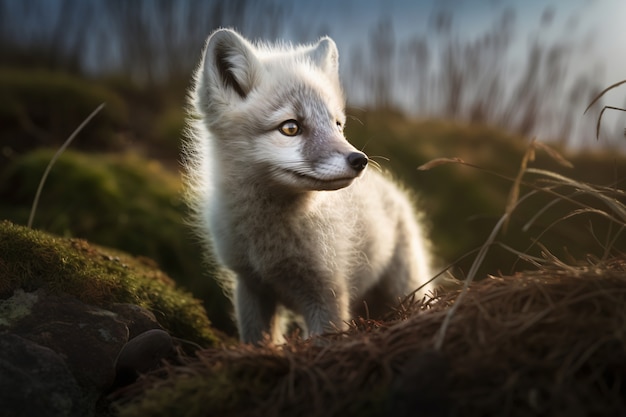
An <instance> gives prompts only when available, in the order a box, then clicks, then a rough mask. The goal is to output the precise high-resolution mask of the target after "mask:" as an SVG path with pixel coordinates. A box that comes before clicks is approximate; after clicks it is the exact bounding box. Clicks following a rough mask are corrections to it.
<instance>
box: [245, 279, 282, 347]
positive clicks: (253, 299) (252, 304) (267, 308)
mask: <svg viewBox="0 0 626 417" xmlns="http://www.w3.org/2000/svg"><path fill="white" fill-rule="evenodd" d="M276 305H277V304H276V300H275V298H274V297H273V296H272V294H271V293H270V292H269V291H259V289H258V288H251V286H250V285H249V284H247V283H246V282H245V280H242V279H238V280H237V285H236V287H235V315H236V318H237V327H238V329H239V337H240V339H241V341H243V342H244V343H259V342H261V341H262V340H263V337H264V333H267V334H269V335H270V336H273V330H274V329H273V327H274V322H275V320H276V318H275V315H276Z"/></svg>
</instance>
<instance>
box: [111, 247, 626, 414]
mask: <svg viewBox="0 0 626 417" xmlns="http://www.w3.org/2000/svg"><path fill="white" fill-rule="evenodd" d="M459 294H461V291H460V290H458V291H450V292H447V293H445V294H440V295H438V296H437V297H436V298H435V300H428V301H423V300H422V301H408V302H406V303H404V304H403V305H402V306H401V307H400V308H398V309H397V311H396V312H395V313H394V316H393V317H390V318H389V320H386V321H384V322H374V321H367V320H360V321H355V322H354V323H353V326H352V329H351V330H350V331H348V332H347V333H345V334H341V335H332V336H327V337H324V338H320V339H317V340H315V341H297V340H294V341H291V342H289V343H288V344H286V345H284V346H279V347H273V346H261V347H252V346H244V345H239V346H236V347H230V348H223V349H209V350H204V351H201V352H200V353H199V354H198V357H197V358H193V359H189V361H188V363H187V364H186V365H185V366H177V367H168V368H167V370H166V371H163V370H162V371H161V372H159V373H154V374H150V375H146V376H145V377H144V378H143V379H141V380H140V381H139V382H138V383H136V384H135V385H134V386H131V387H128V388H126V390H125V391H123V392H121V393H118V394H117V395H119V396H121V397H122V398H123V399H122V400H120V402H119V407H120V408H119V409H120V412H121V414H122V415H123V416H144V415H151V416H155V415H164V416H165V415H185V416H209V415H221V416H225V415H227V416H239V415H241V416H244V415H245V416H251V415H254V416H257V415H258V416H261V415H263V416H268V415H289V416H290V415H299V416H317V415H319V416H322V415H324V416H332V415H342V416H344V415H359V416H370V415H372V416H373V415H379V416H385V415H394V416H404V415H407V416H408V415H420V416H448V415H455V416H456V415H458V416H477V415H509V416H538V415H550V416H555V415H568V416H576V415H611V416H614V415H623V413H624V412H626V389H625V388H624V379H626V332H625V324H626V258H625V259H614V260H612V261H610V262H603V263H596V264H594V265H591V264H590V265H587V266H578V267H570V266H566V265H562V264H554V265H553V266H551V267H545V268H543V269H542V270H541V271H537V272H527V273H519V274H516V275H514V276H507V277H498V278H496V277H490V278H488V279H485V280H482V281H480V282H476V283H473V284H472V285H471V286H470V287H469V290H468V291H467V292H466V293H465V295H464V296H463V298H462V299H459ZM455 303H458V306H457V309H456V310H455V311H454V312H453V313H454V314H453V315H452V316H451V317H449V323H448V326H447V328H446V330H445V334H443V335H442V333H441V332H442V323H443V322H444V321H445V319H446V316H448V315H450V314H451V308H450V307H451V306H452V305H454V304H455ZM442 336H443V337H442ZM437 340H441V341H442V343H441V345H440V346H439V348H437V347H436V346H437V342H436V341H437Z"/></svg>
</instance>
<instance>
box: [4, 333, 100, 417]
mask: <svg viewBox="0 0 626 417" xmlns="http://www.w3.org/2000/svg"><path fill="white" fill-rule="evenodd" d="M0 410H1V411H0V414H1V415H2V416H6V417H13V416H20V417H57V416H58V417H89V416H91V415H93V411H91V410H92V407H90V406H89V404H87V403H86V402H85V401H84V399H83V393H82V390H81V388H80V387H79V384H78V382H77V381H76V379H75V378H74V376H73V375H72V373H71V372H70V369H69V367H68V366H67V364H66V363H65V360H64V359H63V357H61V355H59V354H57V353H55V352H54V351H53V350H52V349H49V348H46V347H43V346H40V345H37V344H36V343H35V342H32V341H30V340H28V339H25V338H23V337H20V336H17V335H14V334H10V333H0Z"/></svg>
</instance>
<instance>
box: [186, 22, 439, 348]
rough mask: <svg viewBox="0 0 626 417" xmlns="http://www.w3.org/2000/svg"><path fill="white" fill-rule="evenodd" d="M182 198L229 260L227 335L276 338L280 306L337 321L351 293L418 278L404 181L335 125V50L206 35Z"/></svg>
mask: <svg viewBox="0 0 626 417" xmlns="http://www.w3.org/2000/svg"><path fill="white" fill-rule="evenodd" d="M191 99H192V105H193V110H192V115H191V117H190V126H191V129H190V135H189V140H188V142H187V147H186V163H187V178H188V185H189V187H188V189H189V197H190V198H189V201H190V203H191V206H192V208H193V209H194V213H195V219H196V222H197V225H198V228H199V229H200V233H201V235H202V236H203V237H205V238H206V241H207V243H208V245H209V246H210V247H211V248H212V250H213V251H214V252H215V254H216V256H217V258H218V260H219V261H220V262H221V263H222V264H223V265H224V266H225V267H227V268H228V269H230V270H231V271H232V272H233V273H234V278H233V280H232V282H229V283H227V287H228V288H230V289H232V293H233V296H234V305H235V315H236V319H237V324H238V328H239V332H240V336H241V338H242V340H243V341H245V342H259V341H260V340H261V339H262V338H263V337H264V336H263V335H264V334H269V335H270V336H272V337H273V339H274V340H278V339H279V337H280V334H281V332H282V324H281V320H282V316H283V315H282V314H279V312H280V311H281V310H282V308H283V307H284V308H287V309H289V310H292V311H293V312H295V313H297V314H298V315H300V316H301V317H302V318H303V321H304V323H305V326H306V329H307V330H308V333H309V334H320V333H323V332H326V331H330V330H334V329H342V328H344V327H345V325H346V322H347V321H348V320H349V319H350V318H351V317H352V316H353V315H354V314H356V313H357V312H359V311H360V307H362V306H363V305H364V303H365V305H367V311H368V312H369V313H371V314H376V313H380V312H382V311H384V309H385V308H388V307H390V306H392V305H394V304H395V303H397V300H398V298H399V297H402V296H404V295H406V294H408V293H410V292H412V291H414V290H416V289H417V288H418V287H419V286H420V285H421V284H423V283H424V282H425V281H426V280H427V278H429V277H430V270H429V267H430V256H429V253H428V243H427V241H426V240H425V239H424V237H423V235H422V230H421V227H420V225H419V222H418V221H417V220H416V217H415V215H414V211H413V207H412V204H411V202H410V199H409V198H408V197H407V194H406V193H405V192H404V191H402V190H401V189H400V188H399V187H398V186H397V185H396V184H394V183H393V182H392V181H390V180H389V179H388V178H386V177H385V176H383V175H381V174H379V173H378V172H374V171H372V170H371V169H370V170H366V167H367V163H368V159H367V156H366V155H365V154H364V153H362V152H360V151H359V150H357V149H355V148H354V147H353V146H352V145H351V144H350V143H349V142H348V141H347V140H346V139H345V137H344V135H343V128H344V125H345V113H344V105H345V102H344V98H343V94H342V90H341V87H340V83H339V72H338V52H337V47H336V45H335V43H334V42H333V41H332V40H331V39H330V38H327V37H325V38H322V39H321V40H320V41H319V42H317V43H316V44H314V45H304V46H297V47H294V46H291V45H287V44H282V45H273V46H270V45H262V44H259V45H254V44H252V43H250V42H249V41H247V40H246V39H244V38H243V37H241V36H240V35H239V34H237V33H236V32H234V31H232V30H227V29H222V30H218V31H216V32H214V33H213V34H212V35H211V36H210V37H209V39H208V41H207V45H206V48H205V51H204V56H203V60H202V62H201V64H200V66H199V68H198V70H197V72H196V76H195V86H194V89H193V91H192V94H191Z"/></svg>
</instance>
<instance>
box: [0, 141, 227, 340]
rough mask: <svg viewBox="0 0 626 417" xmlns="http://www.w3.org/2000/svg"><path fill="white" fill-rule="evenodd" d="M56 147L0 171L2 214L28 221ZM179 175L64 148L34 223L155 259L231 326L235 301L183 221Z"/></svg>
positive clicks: (219, 322) (132, 159) (152, 164)
mask: <svg viewBox="0 0 626 417" xmlns="http://www.w3.org/2000/svg"><path fill="white" fill-rule="evenodd" d="M53 154H54V151H53V150H47V149H39V150H36V151H33V152H31V153H28V154H26V155H24V156H22V157H20V158H18V159H16V160H14V161H13V162H12V163H11V164H9V165H8V166H7V167H6V169H5V170H4V171H2V172H0V219H2V218H5V219H8V220H11V221H13V222H14V223H18V224H26V222H27V220H28V215H29V212H30V207H31V204H32V201H33V198H34V195H35V192H36V190H37V186H38V183H39V180H40V178H41V176H42V174H43V172H44V170H45V167H46V165H47V164H48V162H49V161H50V159H51V158H52V155H53ZM181 194H182V185H181V179H180V177H179V176H178V175H175V174H172V173H171V172H169V171H167V170H166V169H165V168H164V167H163V166H162V165H161V164H160V163H158V162H156V161H151V160H148V159H145V158H142V157H140V156H138V155H136V154H125V155H114V154H85V153H81V152H76V151H66V152H65V153H64V154H63V155H62V156H61V157H60V158H59V159H58V161H57V162H56V164H55V165H54V167H53V168H52V170H51V171H50V175H49V176H48V179H47V181H46V184H45V186H44V188H43V193H42V195H41V199H40V202H39V207H38V210H37V213H36V216H35V221H34V227H35V228H38V229H42V230H46V231H48V232H51V233H54V234H57V235H60V236H65V237H79V238H83V239H87V240H88V241H90V242H93V243H96V244H99V245H103V246H107V247H114V248H116V249H120V250H122V251H125V252H128V253H130V254H132V255H136V256H145V257H148V258H151V259H154V260H155V261H156V262H157V264H158V265H159V267H160V268H162V269H163V270H164V271H165V272H166V273H167V274H168V275H170V276H171V277H172V278H174V279H175V280H176V282H177V283H179V284H180V285H182V286H183V287H185V288H186V289H188V290H189V291H191V292H192V293H193V294H194V295H195V296H196V297H199V298H201V299H202V300H203V301H204V305H205V308H206V309H207V311H208V313H209V317H211V321H212V322H213V323H214V324H215V325H216V326H217V327H218V328H220V329H222V330H225V331H232V330H233V325H232V321H231V319H230V317H229V311H230V308H231V307H230V302H229V301H228V300H227V299H226V297H224V295H223V293H222V290H221V289H220V288H219V286H218V285H217V284H216V280H215V279H214V278H215V276H216V275H217V274H219V271H218V269H217V267H216V266H215V263H211V262H210V260H209V262H205V261H203V259H204V258H205V257H206V256H205V254H204V253H203V252H202V248H201V245H200V243H199V242H198V241H197V239H195V238H194V236H193V232H192V230H191V228H190V227H189V226H187V225H186V223H185V222H186V219H187V218H188V213H187V208H186V207H185V205H184V204H183V200H182V196H181Z"/></svg>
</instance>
